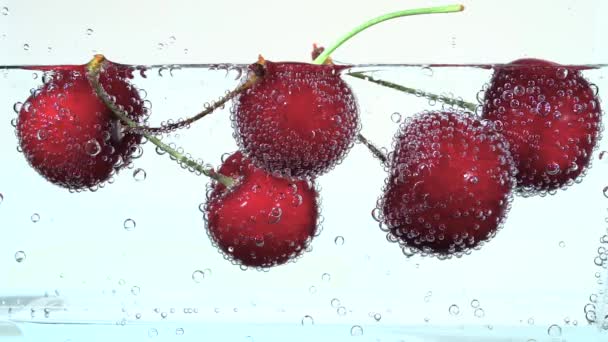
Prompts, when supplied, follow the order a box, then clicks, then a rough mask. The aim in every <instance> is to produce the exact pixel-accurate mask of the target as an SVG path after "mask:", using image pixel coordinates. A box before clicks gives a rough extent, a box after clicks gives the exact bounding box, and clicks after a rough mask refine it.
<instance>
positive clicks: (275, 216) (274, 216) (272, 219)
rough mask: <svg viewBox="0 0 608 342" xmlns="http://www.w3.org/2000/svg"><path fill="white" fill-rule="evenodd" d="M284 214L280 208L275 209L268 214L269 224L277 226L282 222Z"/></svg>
mask: <svg viewBox="0 0 608 342" xmlns="http://www.w3.org/2000/svg"><path fill="white" fill-rule="evenodd" d="M282 214H283V210H282V209H281V208H279V207H274V208H272V209H271V210H270V213H268V223H270V224H275V223H278V222H279V221H281V215H282Z"/></svg>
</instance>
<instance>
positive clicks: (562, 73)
mask: <svg viewBox="0 0 608 342" xmlns="http://www.w3.org/2000/svg"><path fill="white" fill-rule="evenodd" d="M555 76H556V77H557V78H559V79H560V80H564V79H566V77H568V69H566V68H558V69H557V72H556V73H555Z"/></svg>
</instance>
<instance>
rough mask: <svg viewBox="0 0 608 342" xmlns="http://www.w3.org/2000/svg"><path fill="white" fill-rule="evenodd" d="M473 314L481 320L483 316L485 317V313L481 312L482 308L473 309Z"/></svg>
mask: <svg viewBox="0 0 608 342" xmlns="http://www.w3.org/2000/svg"><path fill="white" fill-rule="evenodd" d="M473 314H474V315H475V317H477V318H482V317H483V316H485V314H486V313H485V311H483V309H482V308H477V309H475V311H474V312H473Z"/></svg>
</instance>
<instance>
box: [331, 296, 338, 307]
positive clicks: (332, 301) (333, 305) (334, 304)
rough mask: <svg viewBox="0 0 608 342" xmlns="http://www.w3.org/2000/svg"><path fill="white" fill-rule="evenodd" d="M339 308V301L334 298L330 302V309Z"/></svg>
mask: <svg viewBox="0 0 608 342" xmlns="http://www.w3.org/2000/svg"><path fill="white" fill-rule="evenodd" d="M339 306H340V300H339V299H338V298H334V299H332V300H331V307H332V308H337V307H339Z"/></svg>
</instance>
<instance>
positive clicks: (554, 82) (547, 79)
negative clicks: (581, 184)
mask: <svg viewBox="0 0 608 342" xmlns="http://www.w3.org/2000/svg"><path fill="white" fill-rule="evenodd" d="M483 117H484V118H486V119H489V120H492V121H494V124H495V127H496V129H497V130H499V131H501V132H502V134H503V135H504V136H505V137H506V139H507V141H508V142H509V145H510V150H511V153H512V154H513V158H514V159H515V162H516V165H517V168H518V170H519V173H518V175H517V186H518V189H517V190H518V192H520V193H521V194H523V195H532V194H535V193H538V192H542V193H545V192H547V191H554V190H556V189H559V188H566V187H567V186H568V185H571V184H573V183H574V181H575V180H580V179H581V176H582V175H584V174H585V173H586V170H587V169H588V167H589V166H590V165H589V161H590V159H591V153H592V150H593V149H594V148H595V146H596V143H597V141H598V139H599V137H600V132H601V122H600V120H601V109H600V102H599V99H598V97H597V88H594V86H593V85H591V84H589V82H587V80H586V79H585V78H584V77H583V75H582V74H581V71H580V70H579V68H576V67H568V66H561V65H559V64H556V63H553V62H548V61H543V60H538V59H520V60H516V61H514V62H512V63H509V64H507V65H504V66H499V67H497V68H496V71H495V73H494V76H493V77H492V81H491V83H490V86H489V88H488V89H487V90H486V93H485V99H484V102H483Z"/></svg>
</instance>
